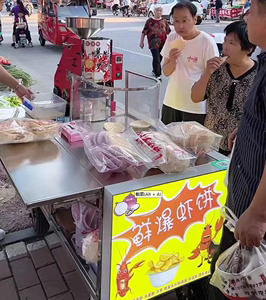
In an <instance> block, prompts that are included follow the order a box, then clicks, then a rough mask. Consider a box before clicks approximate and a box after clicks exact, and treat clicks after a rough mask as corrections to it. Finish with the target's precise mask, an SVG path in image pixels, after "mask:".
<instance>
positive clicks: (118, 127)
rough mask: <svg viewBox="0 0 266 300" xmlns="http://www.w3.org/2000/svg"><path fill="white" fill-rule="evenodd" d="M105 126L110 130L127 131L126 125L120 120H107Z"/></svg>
mask: <svg viewBox="0 0 266 300" xmlns="http://www.w3.org/2000/svg"><path fill="white" fill-rule="evenodd" d="M103 128H104V129H105V130H107V131H110V132H115V133H122V132H124V131H125V126H124V124H123V123H120V122H106V123H104V125H103Z"/></svg>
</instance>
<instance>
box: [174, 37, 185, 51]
mask: <svg viewBox="0 0 266 300" xmlns="http://www.w3.org/2000/svg"><path fill="white" fill-rule="evenodd" d="M185 46H186V41H185V40H183V39H182V38H178V39H175V40H174V41H173V42H171V43H170V48H171V49H178V50H179V51H183V50H184V48H185Z"/></svg>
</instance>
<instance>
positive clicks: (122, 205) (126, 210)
mask: <svg viewBox="0 0 266 300" xmlns="http://www.w3.org/2000/svg"><path fill="white" fill-rule="evenodd" d="M139 207H140V205H139V204H138V199H137V198H136V197H135V196H134V195H133V194H129V195H128V196H127V197H126V198H125V199H124V200H123V201H122V202H118V203H116V205H115V209H114V213H115V215H116V216H118V217H120V216H123V215H126V216H127V217H128V216H130V215H132V214H133V212H134V211H136V210H137V209H139Z"/></svg>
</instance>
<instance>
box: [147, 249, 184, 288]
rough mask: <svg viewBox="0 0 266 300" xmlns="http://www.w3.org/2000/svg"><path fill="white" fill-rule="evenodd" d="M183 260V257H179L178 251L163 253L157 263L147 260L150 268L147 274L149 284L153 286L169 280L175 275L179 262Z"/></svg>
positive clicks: (163, 283)
mask: <svg viewBox="0 0 266 300" xmlns="http://www.w3.org/2000/svg"><path fill="white" fill-rule="evenodd" d="M183 261H184V257H182V258H179V254H178V253H174V254H168V253H163V254H161V255H160V259H159V261H158V262H157V263H154V262H153V261H152V260H151V261H149V263H148V266H149V268H150V270H149V272H148V275H149V277H150V281H151V284H152V285H153V286H154V287H160V286H163V285H165V284H168V283H169V282H171V281H172V280H173V279H174V278H175V277H176V275H177V273H178V269H179V266H180V263H181V262H183Z"/></svg>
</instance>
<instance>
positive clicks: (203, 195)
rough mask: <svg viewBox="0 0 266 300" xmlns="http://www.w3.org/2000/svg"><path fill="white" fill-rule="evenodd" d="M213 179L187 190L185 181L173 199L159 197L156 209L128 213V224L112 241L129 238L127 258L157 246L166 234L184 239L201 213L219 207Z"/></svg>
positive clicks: (219, 194) (199, 220) (199, 219)
mask: <svg viewBox="0 0 266 300" xmlns="http://www.w3.org/2000/svg"><path fill="white" fill-rule="evenodd" d="M216 184H217V182H216V181H215V182H214V183H212V184H211V185H209V186H206V187H202V186H201V185H198V186H197V187H196V188H193V189H190V188H189V184H188V182H187V183H186V184H185V186H184V188H183V189H182V190H181V191H180V192H179V194H178V195H177V196H176V197H175V198H173V199H164V198H161V201H160V203H159V205H158V207H157V208H156V209H154V210H153V211H151V212H149V213H145V214H143V215H131V216H130V217H128V220H130V221H131V222H132V227H131V228H130V229H129V230H127V231H126V232H124V233H122V234H121V235H119V236H116V237H115V238H114V240H118V239H126V240H128V241H130V244H131V246H130V249H129V252H128V254H127V260H130V259H131V258H132V257H133V256H135V255H136V254H137V253H139V252H140V251H142V250H144V249H146V248H153V249H158V248H159V247H160V245H161V244H162V243H163V242H164V241H166V240H167V239H169V238H170V237H174V236H176V237H179V238H181V239H184V237H185V233H186V230H187V229H188V228H189V226H190V225H191V224H193V223H196V222H203V221H204V215H205V214H206V213H207V212H208V211H209V210H211V209H215V208H219V207H220V204H219V203H218V200H219V197H220V196H221V195H222V193H220V192H217V191H216V190H215V187H216Z"/></svg>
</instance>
